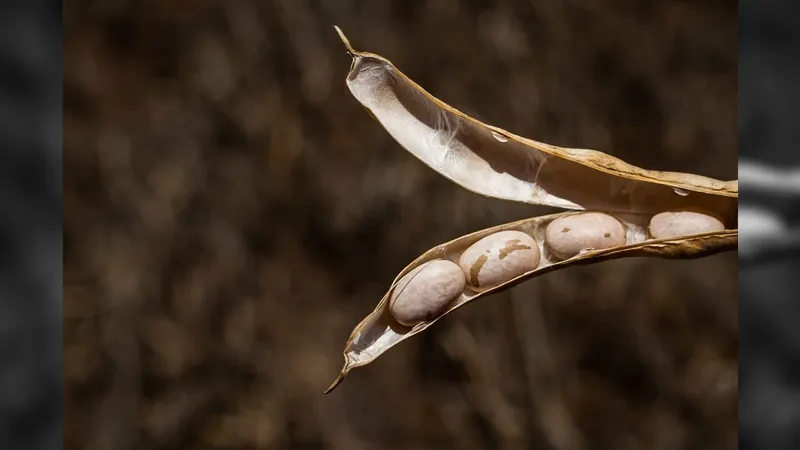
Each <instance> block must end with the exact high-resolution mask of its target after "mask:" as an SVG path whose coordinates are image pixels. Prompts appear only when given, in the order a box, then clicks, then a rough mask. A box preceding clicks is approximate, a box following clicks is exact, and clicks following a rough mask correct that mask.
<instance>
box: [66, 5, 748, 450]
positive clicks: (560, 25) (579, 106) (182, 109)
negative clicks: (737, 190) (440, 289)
mask: <svg viewBox="0 0 800 450" xmlns="http://www.w3.org/2000/svg"><path fill="white" fill-rule="evenodd" d="M736 8H737V6H736V2H730V1H722V0H719V1H711V0H709V1H704V2H695V1H688V0H670V1H662V2H645V1H632V0H607V1H599V0H598V1H588V0H558V1H553V0H542V1H511V0H496V1H479V0H458V1H455V0H453V1H444V0H396V1H366V0H362V1H355V0H337V1H333V0H317V1H312V0H284V1H263V0H262V1H245V0H241V1H221V0H218V1H212V0H196V1H178V0H170V1H166V0H159V1H155V0H140V1H132V0H115V1H109V0H96V1H91V0H86V1H74V2H70V3H68V4H67V5H66V6H65V9H64V27H65V35H64V197H63V201H64V356H63V358H64V359H63V364H64V372H63V373H64V448H68V449H87V450H105V449H123V450H124V449H148V448H152V449H205V448H227V449H250V448H264V449H342V450H345V449H346V450H351V449H353V450H355V449H447V448H453V449H456V448H458V449H487V448H499V449H529V448H530V449H534V448H535V449H558V450H560V449H620V450H624V449H732V448H736V445H737V348H738V339H737V323H738V315H737V259H736V255H735V254H721V255H716V256H713V257H708V258H705V259H700V260H693V261H666V260H658V259H631V260H624V261H613V262H606V263H602V264H599V265H596V266H593V267H576V268H570V269H567V270H563V271H560V272H556V273H552V274H549V275H547V276H544V277H541V278H539V279H537V280H533V281H530V282H527V283H524V284H522V285H520V286H518V287H516V288H515V289H513V290H511V291H509V292H506V293H504V294H500V295H496V296H493V297H490V298H487V299H485V300H483V301H480V302H476V303H475V304H473V305H471V306H469V307H467V308H464V309H461V310H460V311H459V312H458V313H456V314H453V315H451V316H449V317H447V318H446V319H444V320H442V321H441V322H439V323H438V324H437V325H436V326H435V327H432V328H431V329H429V330H428V331H427V332H426V333H424V334H422V335H420V336H418V337H416V338H414V339H411V340H409V341H407V342H405V343H404V344H403V345H401V346H399V347H397V348H395V349H393V350H391V351H390V352H388V353H387V354H385V355H384V356H382V357H381V358H379V359H378V360H377V361H376V362H375V363H373V364H372V365H370V366H367V367H364V368H361V369H357V370H355V371H354V372H352V373H351V374H350V375H349V376H348V378H347V379H346V380H345V381H344V383H343V384H342V385H341V386H340V387H339V388H338V389H337V390H336V391H334V392H333V393H332V394H329V395H327V396H323V395H322V391H323V390H324V389H325V388H326V387H327V386H328V384H329V383H330V382H331V381H332V380H333V378H334V376H335V375H336V373H337V371H338V369H339V368H340V365H341V363H342V356H341V350H342V348H343V346H344V343H345V341H346V339H347V337H348V335H349V333H350V331H351V329H352V328H353V326H355V325H356V323H358V321H360V320H361V318H362V317H363V316H364V315H365V314H367V313H368V312H369V311H371V310H372V308H373V307H374V305H375V304H376V302H378V301H379V300H380V298H381V296H382V295H383V293H384V292H385V290H386V289H387V288H388V286H389V284H390V283H391V281H392V279H393V278H394V276H395V275H396V274H397V272H399V271H400V270H401V269H402V268H403V267H405V265H406V264H407V263H408V262H410V261H411V260H412V259H414V258H415V257H416V256H417V255H418V254H420V253H421V252H423V251H425V250H426V249H428V248H430V247H433V246H435V245H437V244H439V243H442V242H445V241H447V240H450V239H452V238H455V237H457V236H459V235H462V234H465V233H468V232H471V231H475V230H478V229H481V228H485V227H489V226H493V225H497V224H500V223H504V222H508V221H512V220H517V219H520V218H524V217H527V216H530V215H539V214H545V213H548V212H550V210H548V209H545V208H537V207H533V206H530V205H518V204H513V203H508V202H502V201H498V200H490V199H485V198H481V197H479V196H476V195H474V194H471V193H469V192H467V191H465V190H463V189H461V188H459V187H457V186H455V185H454V184H452V183H450V182H448V181H447V180H445V179H443V178H442V177H440V176H438V175H437V174H435V173H434V172H433V171H431V170H430V169H428V168H427V167H425V166H424V165H423V164H422V163H421V162H419V161H417V160H416V159H414V157H413V156H411V155H410V154H408V153H406V152H405V151H404V150H402V148H401V147H400V146H399V145H398V144H396V143H395V142H394V141H393V140H392V139H391V137H390V136H389V135H388V134H387V133H386V132H385V131H384V130H383V129H382V128H381V126H380V125H379V124H378V123H377V122H375V121H374V120H373V119H372V118H371V117H370V116H369V114H368V113H367V112H366V111H365V110H364V109H363V108H362V107H361V106H360V105H359V104H358V103H357V101H356V100H355V99H354V98H353V97H352V96H351V95H350V94H349V92H348V91H347V88H346V86H345V83H344V78H345V76H346V74H347V70H348V67H349V64H350V62H349V60H348V57H347V56H346V55H345V53H344V48H343V46H342V44H341V42H340V41H339V39H338V37H337V36H336V34H335V33H334V31H333V28H332V27H333V25H335V24H336V25H339V26H340V27H342V28H343V30H344V31H345V32H346V33H347V34H348V36H349V37H350V40H351V41H352V43H353V45H354V46H355V47H356V48H358V49H363V50H368V51H372V52H375V53H378V54H381V55H383V56H385V57H387V58H389V59H390V60H392V61H393V62H394V63H395V64H396V65H397V66H398V67H399V68H400V69H401V70H403V71H404V72H405V73H406V74H407V75H409V76H410V77H411V78H412V79H414V80H415V81H417V82H418V83H420V84H421V85H422V86H423V87H425V88H426V89H428V90H429V91H430V92H432V93H433V94H434V95H436V96H438V97H439V98H441V99H442V100H444V101H446V102H448V103H450V104H451V105H453V106H455V107H457V108H459V109H461V110H462V111H464V112H466V113H468V114H471V115H473V116H474V117H477V118H479V119H481V120H483V121H485V122H488V123H491V124H495V125H498V126H501V127H504V128H506V129H508V130H510V131H512V132H514V133H517V134H520V135H523V136H527V137H531V138H533V139H537V140H540V141H544V142H548V143H552V144H557V145H563V146H570V147H584V148H595V149H600V150H603V151H606V152H608V153H611V154H614V155H616V156H618V157H621V158H623V159H625V160H627V161H629V162H631V163H633V164H637V165H640V166H644V167H647V168H650V169H661V170H678V171H688V172H694V173H699V174H703V175H707V176H712V177H717V178H721V179H734V178H736V170H737V169H736V160H737V97H736V94H737V10H736Z"/></svg>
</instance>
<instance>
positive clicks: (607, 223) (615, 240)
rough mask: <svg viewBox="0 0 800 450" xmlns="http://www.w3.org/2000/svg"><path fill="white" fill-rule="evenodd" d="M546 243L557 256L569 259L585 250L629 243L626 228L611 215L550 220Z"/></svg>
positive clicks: (587, 214) (579, 215)
mask: <svg viewBox="0 0 800 450" xmlns="http://www.w3.org/2000/svg"><path fill="white" fill-rule="evenodd" d="M545 242H546V243H547V248H548V250H550V253H552V254H553V255H554V256H556V257H557V258H560V259H569V258H572V257H573V256H575V255H577V254H579V253H580V252H581V251H582V250H588V249H593V250H601V249H606V248H611V247H618V246H621V245H625V244H626V236H625V227H624V226H623V225H622V223H621V222H620V221H619V220H617V219H615V218H614V217H612V216H610V215H608V214H603V213H596V212H589V213H583V214H575V215H570V216H566V217H560V218H558V219H556V220H554V221H552V222H550V223H549V224H548V225H547V229H546V230H545Z"/></svg>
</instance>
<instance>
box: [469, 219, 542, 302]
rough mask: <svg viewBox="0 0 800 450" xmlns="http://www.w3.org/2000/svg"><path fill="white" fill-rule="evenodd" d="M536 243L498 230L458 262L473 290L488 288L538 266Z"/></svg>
mask: <svg viewBox="0 0 800 450" xmlns="http://www.w3.org/2000/svg"><path fill="white" fill-rule="evenodd" d="M540 258H541V253H540V251H539V246H538V245H536V241H535V240H534V239H533V238H532V237H530V236H529V235H527V234H525V233H523V232H521V231H500V232H498V233H494V234H491V235H489V236H486V237H485V238H483V239H481V240H479V241H478V242H476V243H474V244H472V245H471V246H470V247H469V248H467V250H465V251H464V253H462V254H461V257H460V258H459V260H458V265H459V266H460V267H461V270H463V271H464V274H465V275H466V276H467V284H468V285H469V286H470V287H471V288H473V289H474V290H477V291H481V290H485V289H490V288H493V287H495V286H498V285H500V284H503V283H505V282H506V281H509V280H512V279H514V278H516V277H518V276H520V275H522V274H523V273H526V272H530V271H531V270H534V269H536V268H537V267H538V266H539V260H540Z"/></svg>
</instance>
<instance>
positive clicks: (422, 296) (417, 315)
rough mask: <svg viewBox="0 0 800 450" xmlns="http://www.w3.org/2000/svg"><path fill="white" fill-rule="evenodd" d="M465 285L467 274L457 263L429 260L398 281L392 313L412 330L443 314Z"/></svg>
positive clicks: (392, 300) (391, 303)
mask: <svg viewBox="0 0 800 450" xmlns="http://www.w3.org/2000/svg"><path fill="white" fill-rule="evenodd" d="M465 283H466V280H465V279H464V273H463V272H461V269H460V268H459V267H458V265H456V264H455V263H454V262H451V261H446V260H443V259H437V260H433V261H429V262H427V263H425V264H422V265H421V266H419V267H417V268H415V269H414V270H412V271H411V272H409V273H408V274H406V276H404V277H403V278H401V279H400V281H398V282H397V286H396V287H395V288H394V291H392V296H391V298H390V300H389V311H390V312H391V314H392V316H394V318H395V320H397V321H398V322H399V323H400V324H402V325H405V326H407V327H413V326H414V325H416V324H418V323H420V322H423V321H427V320H430V319H433V318H435V317H437V316H438V315H440V314H442V313H443V312H444V311H445V309H446V308H447V305H449V304H450V302H452V301H453V300H455V298H456V297H458V295H459V294H461V293H462V292H463V291H464V287H465Z"/></svg>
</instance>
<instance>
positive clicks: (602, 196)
mask: <svg viewBox="0 0 800 450" xmlns="http://www.w3.org/2000/svg"><path fill="white" fill-rule="evenodd" d="M336 31H337V32H338V33H339V36H340V38H341V39H342V41H343V42H344V44H345V46H346V48H347V52H348V54H349V55H350V56H351V58H352V64H351V66H350V72H349V73H348V75H347V78H346V83H347V86H348V88H349V89H350V92H351V93H352V94H353V96H354V97H355V98H356V100H358V101H359V102H360V103H361V104H362V105H363V106H364V107H365V108H366V109H367V110H368V111H369V112H370V114H371V115H372V116H373V117H374V118H375V119H376V120H377V121H378V122H379V123H380V124H381V125H382V126H383V127H384V128H385V129H386V131H387V132H388V133H389V134H390V135H391V136H392V137H393V138H394V139H395V140H396V141H397V142H398V143H399V144H400V145H401V146H402V147H403V148H404V149H406V150H407V151H408V152H409V153H411V154H413V155H414V156H415V157H417V158H418V159H420V160H421V161H423V162H424V163H425V164H427V165H428V166H429V167H430V168H432V169H433V170H435V171H436V172H438V173H439V174H441V175H442V176H444V177H445V178H447V179H449V180H451V181H452V182H454V183H455V184H457V185H459V186H461V187H463V188H465V189H468V190H470V191H472V192H474V193H477V194H480V195H483V196H486V197H491V198H496V199H500V200H510V201H517V202H523V203H529V204H535V205H547V206H553V207H558V208H562V209H565V210H566V211H565V212H562V213H557V214H552V215H547V216H539V217H531V218H528V219H524V220H521V221H517V222H512V223H508V224H503V225H498V226H496V227H492V228H489V229H485V230H481V231H477V232H474V233H471V234H468V235H466V236H462V237H459V238H457V239H454V240H452V241H450V242H447V243H444V244H441V245H438V246H436V247H434V248H432V249H430V250H428V251H427V252H425V253H423V254H422V255H420V256H419V257H418V258H417V259H416V260H415V261H413V262H412V263H411V264H409V265H408V266H407V267H406V268H405V269H403V270H402V271H401V272H400V273H399V274H398V276H397V277H396V278H395V280H394V281H393V282H392V283H391V285H390V287H389V290H388V291H387V292H386V294H385V295H384V297H383V298H382V299H381V300H380V302H378V304H377V306H376V307H375V309H374V310H373V311H372V312H371V313H370V314H368V315H367V316H366V317H365V318H364V319H363V320H362V321H361V322H360V323H359V324H358V325H357V326H356V327H355V329H354V330H353V332H352V333H351V335H350V338H349V339H348V340H347V343H346V345H345V349H344V359H345V363H344V366H343V367H342V369H341V371H340V373H339V375H338V376H337V377H336V379H335V380H334V382H333V384H331V386H330V387H329V388H328V390H326V391H325V392H326V393H327V392H330V391H331V390H333V389H334V388H335V387H336V386H337V385H339V383H340V382H341V381H342V380H343V379H344V377H345V376H346V375H347V373H348V372H349V371H350V370H352V369H353V368H356V367H360V366H364V365H366V364H369V363H371V362H372V361H374V360H375V359H376V358H378V357H379V356H380V355H382V354H383V353H385V352H386V351H387V350H389V349H390V348H392V347H394V346H395V345H397V344H399V343H400V342H402V341H404V340H406V339H408V338H410V337H411V336H414V335H416V334H418V333H421V332H423V331H424V330H425V329H427V328H428V327H430V326H431V325H433V324H434V323H436V321H438V320H439V319H441V318H442V317H444V316H445V315H447V314H449V313H451V312H453V311H455V310H457V309H458V308H460V307H461V306H463V305H465V304H467V303H469V302H471V301H473V300H476V299H478V298H481V297H486V296H489V295H492V294H495V293H498V292H501V291H504V290H506V289H509V288H511V287H513V286H515V285H516V284H518V283H521V282H523V281H525V280H529V279H531V278H533V277H536V276H539V275H543V274H545V273H548V272H550V271H553V270H558V269H561V268H564V267H568V266H571V265H576V264H593V263H598V262H601V261H606V260H610V259H616V258H625V257H641V256H655V257H661V258H678V259H687V258H700V257H705V256H709V255H712V254H715V253H719V252H722V251H736V248H737V243H738V224H737V207H738V196H739V189H738V182H737V181H735V180H734V181H721V180H716V179H713V178H708V177H705V176H702V175H696V174H689V173H679V172H661V171H652V170H646V169H642V168H640V167H636V166H633V165H631V164H628V163H626V162H624V161H622V160H620V159H618V158H615V157H613V156H611V155H608V154H606V153H602V152H599V151H596V150H587V149H572V148H564V147H556V146H553V145H548V144H544V143H541V142H537V141H534V140H531V139H527V138H524V137H520V136H517V135H515V134H513V133H510V132H508V131H506V130H503V129H501V128H498V127H494V126H491V125H487V124H484V123H482V122H480V121H478V120H476V119H474V118H472V117H469V116H467V115H466V114H464V113H462V112H460V111H458V110H456V109H455V108H453V107H451V106H449V105H447V104H445V103H444V102H442V101H441V100H439V99H437V98H435V97H434V96H432V95H431V94H429V93H428V92H426V91H425V90H424V89H423V88H422V87H420V86H419V85H417V84H416V83H415V82H414V81H412V80H411V79H410V78H408V77H407V76H406V75H404V74H403V73H402V72H401V71H400V70H398V69H397V67H395V66H394V65H393V64H392V63H391V62H390V61H389V60H387V59H386V58H383V57H381V56H379V55H376V54H373V53H368V52H360V51H356V50H354V49H353V47H352V46H351V45H350V43H349V41H348V39H347V38H346V37H345V35H344V34H343V33H342V31H341V30H340V29H339V28H338V27H337V28H336Z"/></svg>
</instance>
